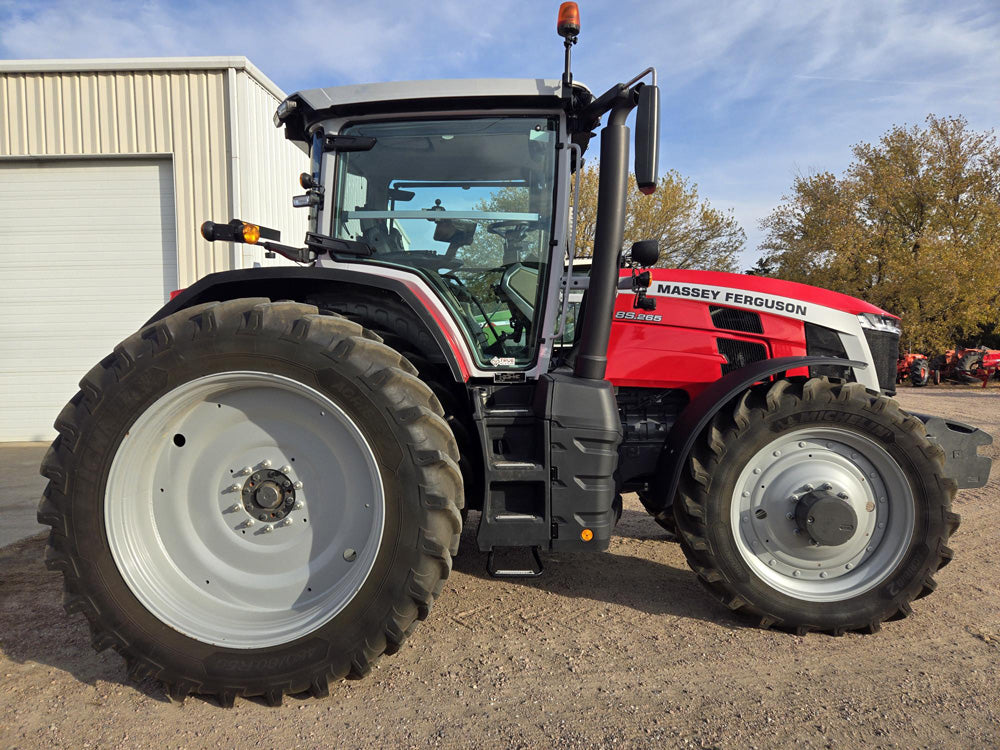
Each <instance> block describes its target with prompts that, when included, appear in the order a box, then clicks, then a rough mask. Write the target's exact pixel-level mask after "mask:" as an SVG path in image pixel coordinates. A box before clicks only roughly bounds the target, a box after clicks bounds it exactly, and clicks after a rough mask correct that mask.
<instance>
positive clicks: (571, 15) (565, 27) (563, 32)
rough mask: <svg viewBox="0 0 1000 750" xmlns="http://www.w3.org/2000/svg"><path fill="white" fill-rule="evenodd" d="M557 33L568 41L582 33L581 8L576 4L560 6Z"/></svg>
mask: <svg viewBox="0 0 1000 750" xmlns="http://www.w3.org/2000/svg"><path fill="white" fill-rule="evenodd" d="M556 31H557V32H559V36H561V37H566V38H567V39H568V38H570V37H575V36H577V35H578V34H579V33H580V8H579V7H577V4H576V3H563V4H562V5H560V6H559V21H558V22H557V23H556Z"/></svg>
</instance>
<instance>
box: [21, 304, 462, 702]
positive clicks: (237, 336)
mask: <svg viewBox="0 0 1000 750" xmlns="http://www.w3.org/2000/svg"><path fill="white" fill-rule="evenodd" d="M80 385H81V391H80V392H79V393H78V394H77V395H76V396H75V397H74V398H73V400H72V401H71V402H70V403H69V404H68V405H67V406H66V408H65V409H64V410H63V411H62V413H61V414H60V415H59V418H58V419H57V421H56V428H57V429H58V431H59V436H58V437H57V438H56V440H55V442H54V443H53V444H52V447H51V448H50V449H49V452H48V454H47V455H46V457H45V459H44V461H43V464H42V473H43V475H44V476H46V477H47V478H48V479H49V484H48V487H47V488H46V490H45V494H44V498H43V500H42V503H41V506H40V508H39V513H38V517H39V520H40V521H41V522H43V523H47V524H49V525H51V526H52V532H51V534H50V538H49V551H48V555H47V558H48V560H47V561H48V565H49V567H50V568H52V569H58V570H60V571H62V573H63V576H64V579H65V586H66V608H67V610H68V611H70V612H76V611H80V612H83V613H84V614H85V615H86V617H87V619H88V620H89V622H90V627H91V631H92V634H93V643H94V646H95V647H96V648H98V649H103V648H107V647H109V646H111V647H113V648H115V650H117V651H118V652H119V653H120V654H121V655H122V656H123V657H124V658H125V661H126V663H127V665H128V669H129V675H130V676H131V677H133V678H138V677H142V676H146V675H151V676H155V677H157V678H159V679H160V680H162V681H163V682H165V683H166V684H167V687H168V691H169V694H170V696H171V697H172V698H174V699H183V698H184V696H185V695H187V694H189V693H202V694H210V695H214V696H216V697H217V698H218V700H219V701H220V703H222V704H223V705H231V704H232V702H233V700H234V699H235V698H236V696H263V697H264V698H265V700H267V701H268V702H269V703H278V702H280V701H281V698H282V696H283V695H284V694H285V693H298V692H304V691H309V692H311V693H312V694H313V695H317V696H319V695H324V694H325V693H326V692H327V690H328V684H329V682H330V680H336V679H340V678H343V677H345V676H355V677H359V676H362V675H364V674H365V673H366V672H367V671H368V670H369V669H370V667H371V664H372V662H373V661H374V659H376V658H377V657H378V656H379V655H380V654H382V653H383V652H386V651H388V652H394V651H395V650H397V649H398V648H399V646H400V644H401V643H402V642H403V640H404V639H405V637H406V636H407V635H408V634H409V633H410V631H411V630H412V629H413V626H414V625H415V622H416V621H417V620H418V619H423V618H425V617H426V616H427V613H428V611H429V610H430V607H431V605H432V603H433V601H434V599H435V597H436V596H437V595H438V594H439V593H440V591H441V588H442V585H443V582H444V580H445V579H446V578H447V577H448V574H449V573H450V570H451V556H452V554H453V553H454V551H455V550H456V549H457V545H458V539H459V536H460V533H461V520H460V517H459V509H460V508H461V506H462V503H463V500H462V494H463V493H462V480H461V474H460V472H459V470H458V466H457V463H456V461H457V458H458V449H457V447H456V445H455V440H454V436H453V435H452V433H451V430H450V429H449V427H448V425H447V423H446V422H445V421H444V419H443V418H442V410H441V406H440V404H439V403H438V400H437V398H436V397H435V396H434V394H433V393H432V392H431V390H430V389H429V388H428V387H427V386H426V385H425V384H424V383H422V382H421V381H420V380H419V379H418V378H417V377H416V370H415V369H414V368H413V366H412V365H411V364H409V363H408V362H407V361H406V360H405V359H404V358H403V357H401V356H400V355H399V353H397V352H395V351H394V350H392V349H390V348H389V347H387V346H385V345H384V344H382V343H381V341H380V340H379V339H378V337H377V336H374V335H372V334H370V333H368V332H366V331H365V330H364V329H363V328H361V327H360V326H358V325H357V324H355V323H351V322H350V321H347V320H345V319H343V318H341V317H339V316H332V315H320V314H319V313H318V311H317V309H316V308H314V307H311V306H308V305H301V304H297V303H292V302H282V303H271V302H270V301H268V300H266V299H241V300H233V301H230V302H224V303H208V304H206V305H200V306H197V307H193V308H190V309H187V310H183V311H181V312H178V313H175V314H174V315H171V316H169V317H167V318H165V319H163V320H161V321H159V322H157V323H155V324H153V325H151V326H148V327H146V328H144V329H142V330H141V331H139V332H138V333H136V334H134V335H133V336H131V337H129V338H128V339H126V340H125V341H124V342H122V344H120V345H119V346H118V347H117V348H116V349H115V352H114V353H113V354H112V355H110V356H108V357H106V358H105V359H104V360H103V361H102V362H101V363H100V364H98V365H97V366H96V367H95V368H94V369H93V370H91V371H90V372H89V373H88V374H87V375H86V376H85V377H84V379H83V381H82V382H81V384H80Z"/></svg>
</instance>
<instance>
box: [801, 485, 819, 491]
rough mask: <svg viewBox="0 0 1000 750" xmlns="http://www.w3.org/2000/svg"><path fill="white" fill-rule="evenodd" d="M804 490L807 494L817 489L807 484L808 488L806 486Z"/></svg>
mask: <svg viewBox="0 0 1000 750" xmlns="http://www.w3.org/2000/svg"><path fill="white" fill-rule="evenodd" d="M803 489H804V490H805V491H806V492H812V491H813V490H814V489H816V488H815V487H813V486H812V485H811V484H807V485H806V486H805V487H804V488H803Z"/></svg>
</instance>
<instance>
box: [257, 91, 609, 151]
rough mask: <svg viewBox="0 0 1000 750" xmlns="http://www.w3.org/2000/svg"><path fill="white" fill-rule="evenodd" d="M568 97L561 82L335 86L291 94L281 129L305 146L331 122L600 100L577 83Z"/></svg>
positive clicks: (566, 105)
mask: <svg viewBox="0 0 1000 750" xmlns="http://www.w3.org/2000/svg"><path fill="white" fill-rule="evenodd" d="M562 92H563V87H562V81H561V80H559V79H557V78H466V79H443V80H436V81H397V82H391V83H365V84H358V85H353V86H329V87H327V88H319V89H306V90H304V91H297V92H295V93H294V94H291V95H289V96H288V98H287V99H286V100H285V101H286V102H289V103H292V102H294V103H295V108H294V109H293V110H292V111H290V112H289V113H288V115H286V116H285V117H284V118H282V119H281V120H280V123H279V125H281V124H283V125H285V135H286V137H287V138H289V139H290V140H299V141H304V140H306V138H307V131H308V129H309V125H311V124H312V123H314V122H317V121H318V120H324V119H328V118H330V117H349V116H352V115H372V114H392V113H397V112H423V111H427V112H431V111H442V110H444V111H447V110H463V109H464V110H470V109H481V110H490V109H527V110H532V109H539V110H553V109H563V108H572V109H576V108H580V107H583V106H586V105H587V104H589V103H590V102H591V101H592V100H593V98H594V97H593V94H592V93H591V92H590V89H588V88H587V87H586V86H584V85H582V84H579V83H576V82H574V83H573V88H572V93H573V95H572V99H571V100H567V99H565V98H564V97H563V95H562ZM282 104H283V105H284V102H283V103H282ZM276 122H277V120H276Z"/></svg>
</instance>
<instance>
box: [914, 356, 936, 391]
mask: <svg viewBox="0 0 1000 750" xmlns="http://www.w3.org/2000/svg"><path fill="white" fill-rule="evenodd" d="M930 377H931V366H930V363H929V362H928V361H927V360H926V359H917V360H914V361H913V364H911V365H910V383H912V384H913V386H914V387H915V388H922V387H923V386H925V385H927V383H928V382H929V381H930Z"/></svg>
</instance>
